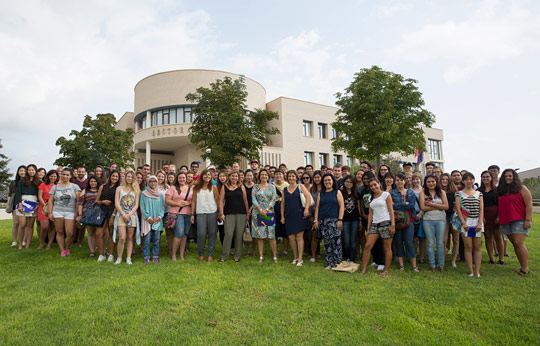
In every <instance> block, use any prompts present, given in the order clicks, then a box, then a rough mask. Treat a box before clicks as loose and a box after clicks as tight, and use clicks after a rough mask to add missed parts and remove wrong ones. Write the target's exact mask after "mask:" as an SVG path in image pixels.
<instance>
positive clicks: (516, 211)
mask: <svg viewBox="0 0 540 346" xmlns="http://www.w3.org/2000/svg"><path fill="white" fill-rule="evenodd" d="M497 193H498V195H499V201H498V208H499V223H500V225H501V233H502V234H503V235H506V236H507V237H508V239H510V241H511V242H512V245H514V251H515V252H516V255H517V258H518V260H519V264H520V265H521V268H520V269H519V270H517V271H516V272H517V273H518V275H521V276H523V275H526V274H529V272H530V271H529V251H528V250H527V247H526V246H525V239H526V238H527V237H528V236H529V232H530V230H531V227H532V195H531V192H530V191H529V189H527V187H526V186H525V185H522V184H521V181H520V180H519V176H518V175H517V173H516V171H515V170H513V169H505V170H504V171H503V172H502V175H501V179H500V180H499V186H498V187H497ZM499 254H501V253H499Z"/></svg>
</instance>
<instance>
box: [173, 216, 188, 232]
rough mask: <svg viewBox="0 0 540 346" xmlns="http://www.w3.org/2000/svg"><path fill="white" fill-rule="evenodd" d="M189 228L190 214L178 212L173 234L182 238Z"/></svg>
mask: <svg viewBox="0 0 540 346" xmlns="http://www.w3.org/2000/svg"><path fill="white" fill-rule="evenodd" d="M190 228H191V214H178V217H177V218H176V225H175V226H174V236H175V237H176V238H182V237H183V236H185V235H187V234H188V233H189V229H190Z"/></svg>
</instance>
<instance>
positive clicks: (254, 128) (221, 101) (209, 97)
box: [186, 77, 279, 167]
mask: <svg viewBox="0 0 540 346" xmlns="http://www.w3.org/2000/svg"><path fill="white" fill-rule="evenodd" d="M246 97H247V91H246V84H245V82H244V77H240V78H238V79H236V80H233V79H231V78H230V77H225V78H224V79H223V80H220V79H218V80H216V81H215V82H214V83H210V87H209V88H204V87H200V88H198V89H197V90H196V92H194V93H189V94H187V95H186V100H188V101H189V102H193V103H196V104H197V106H195V107H194V109H193V113H194V115H195V117H194V120H193V124H192V125H191V128H190V134H189V139H190V140H191V143H193V144H194V145H195V146H196V147H197V148H198V149H199V150H201V151H202V152H203V153H204V154H203V156H202V157H203V159H210V161H212V162H213V163H214V164H215V165H217V166H218V167H219V166H225V165H230V164H231V163H233V162H234V161H236V160H238V159H239V158H240V157H244V158H246V159H248V160H251V159H258V158H259V151H260V150H261V149H262V147H263V146H264V145H267V144H270V140H269V139H268V137H267V136H269V135H274V134H277V133H279V130H278V129H276V128H268V126H267V125H268V122H269V121H271V120H272V119H277V118H278V114H277V113H276V112H271V111H267V110H262V109H256V110H255V111H254V112H251V111H246V108H247V106H246ZM207 149H210V150H207Z"/></svg>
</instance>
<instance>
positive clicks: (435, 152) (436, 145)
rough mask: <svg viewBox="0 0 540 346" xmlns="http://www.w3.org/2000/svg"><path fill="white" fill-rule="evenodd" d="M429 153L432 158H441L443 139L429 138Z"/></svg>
mask: <svg viewBox="0 0 540 346" xmlns="http://www.w3.org/2000/svg"><path fill="white" fill-rule="evenodd" d="M428 153H429V158H430V160H441V156H442V155H441V141H437V140H434V139H428Z"/></svg>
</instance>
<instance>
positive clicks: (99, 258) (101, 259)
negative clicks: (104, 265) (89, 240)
mask: <svg viewBox="0 0 540 346" xmlns="http://www.w3.org/2000/svg"><path fill="white" fill-rule="evenodd" d="M106 258H107V257H105V256H104V255H99V257H98V259H97V261H98V262H103V261H105V259H106Z"/></svg>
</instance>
